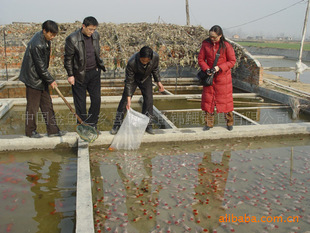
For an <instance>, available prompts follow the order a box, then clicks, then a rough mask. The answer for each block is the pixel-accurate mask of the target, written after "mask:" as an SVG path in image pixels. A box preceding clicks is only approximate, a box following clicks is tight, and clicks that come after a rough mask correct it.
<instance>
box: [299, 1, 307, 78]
mask: <svg viewBox="0 0 310 233" xmlns="http://www.w3.org/2000/svg"><path fill="white" fill-rule="evenodd" d="M309 6H310V0H308V5H307V10H306V16H305V21H304V28H303V31H302V38H301V43H300V51H299V59H298V61H297V63H296V71H295V72H296V79H295V82H299V75H300V72H301V71H300V69H301V58H302V50H303V47H304V41H305V37H306V30H307V21H308V15H309Z"/></svg>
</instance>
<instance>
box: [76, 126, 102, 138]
mask: <svg viewBox="0 0 310 233" xmlns="http://www.w3.org/2000/svg"><path fill="white" fill-rule="evenodd" d="M76 132H77V133H78V135H79V136H80V137H81V139H83V140H84V141H87V142H93V141H95V140H96V139H97V138H98V136H99V133H98V131H97V130H96V129H95V128H94V127H92V126H90V125H86V124H79V125H77V126H76Z"/></svg>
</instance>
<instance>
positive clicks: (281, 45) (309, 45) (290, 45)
mask: <svg viewBox="0 0 310 233" xmlns="http://www.w3.org/2000/svg"><path fill="white" fill-rule="evenodd" d="M236 42H237V43H238V44H240V45H242V46H249V47H251V46H253V47H260V48H278V49H295V50H299V49H300V42H279V41H262V42H257V41H256V42H254V41H253V42H252V41H236ZM303 51H310V42H305V43H304V47H303Z"/></svg>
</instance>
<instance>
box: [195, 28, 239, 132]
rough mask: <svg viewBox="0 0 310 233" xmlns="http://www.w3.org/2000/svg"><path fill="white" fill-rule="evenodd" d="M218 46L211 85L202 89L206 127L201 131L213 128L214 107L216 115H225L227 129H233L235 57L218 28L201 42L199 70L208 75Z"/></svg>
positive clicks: (211, 31) (211, 30) (202, 106)
mask: <svg viewBox="0 0 310 233" xmlns="http://www.w3.org/2000/svg"><path fill="white" fill-rule="evenodd" d="M220 46H221V49H220V57H219V59H218V62H217V65H216V66H215V67H214V71H215V75H214V79H213V85H212V86H207V87H205V86H204V87H203V92H202V97H201V109H202V110H203V111H205V112H206V116H205V122H206V126H205V127H204V128H203V130H209V129H210V128H212V127H213V124H214V107H215V106H216V111H217V113H225V118H226V122H227V129H228V130H232V129H233V123H234V121H233V113H232V111H233V110H234V103H233V96H232V93H233V86H232V77H231V68H233V66H234V65H235V63H236V57H235V52H234V49H233V47H232V46H231V44H230V43H229V42H228V41H227V40H226V39H225V37H224V35H223V30H222V28H221V27H220V26H218V25H215V26H213V27H212V28H211V29H210V30H209V37H208V38H207V39H206V40H204V41H203V42H202V46H201V49H200V52H199V55H198V63H199V66H200V68H201V70H203V71H205V72H207V73H208V71H209V70H211V69H212V67H213V63H214V60H215V55H216V53H217V51H218V49H219V47H220Z"/></svg>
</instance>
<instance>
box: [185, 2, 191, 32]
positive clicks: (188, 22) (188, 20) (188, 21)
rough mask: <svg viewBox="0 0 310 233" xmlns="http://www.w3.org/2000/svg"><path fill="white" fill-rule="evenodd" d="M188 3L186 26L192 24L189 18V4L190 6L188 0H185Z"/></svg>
mask: <svg viewBox="0 0 310 233" xmlns="http://www.w3.org/2000/svg"><path fill="white" fill-rule="evenodd" d="M185 4H186V26H190V24H191V23H190V19H189V6H188V0H186V1H185Z"/></svg>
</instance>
